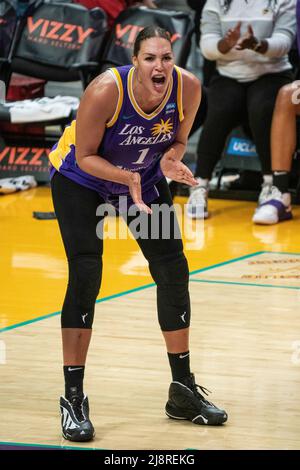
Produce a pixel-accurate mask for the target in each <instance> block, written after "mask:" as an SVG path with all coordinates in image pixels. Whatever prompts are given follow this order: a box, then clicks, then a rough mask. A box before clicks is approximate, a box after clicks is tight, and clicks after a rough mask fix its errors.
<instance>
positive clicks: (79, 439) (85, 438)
mask: <svg viewBox="0 0 300 470" xmlns="http://www.w3.org/2000/svg"><path fill="white" fill-rule="evenodd" d="M95 435H96V433H94V434H93V436H92V437H88V436H78V437H76V438H75V437H72V436H66V435H65V434H64V432H62V436H63V438H64V439H66V441H72V442H88V441H92V440H93V439H94V437H95Z"/></svg>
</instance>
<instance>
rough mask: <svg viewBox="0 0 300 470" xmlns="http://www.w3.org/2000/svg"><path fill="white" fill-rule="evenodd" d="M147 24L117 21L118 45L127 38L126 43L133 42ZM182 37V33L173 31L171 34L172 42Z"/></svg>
mask: <svg viewBox="0 0 300 470" xmlns="http://www.w3.org/2000/svg"><path fill="white" fill-rule="evenodd" d="M144 27H145V26H139V25H136V24H126V25H122V24H121V23H117V24H116V27H115V34H116V38H117V45H122V42H121V41H120V40H121V39H122V40H125V41H124V43H125V44H126V43H129V44H133V43H134V41H135V39H136V37H137V35H138V34H139V32H140V31H141V30H142V29H144ZM180 38H181V34H179V33H173V34H171V43H172V44H173V43H174V42H175V41H177V40H178V39H180Z"/></svg>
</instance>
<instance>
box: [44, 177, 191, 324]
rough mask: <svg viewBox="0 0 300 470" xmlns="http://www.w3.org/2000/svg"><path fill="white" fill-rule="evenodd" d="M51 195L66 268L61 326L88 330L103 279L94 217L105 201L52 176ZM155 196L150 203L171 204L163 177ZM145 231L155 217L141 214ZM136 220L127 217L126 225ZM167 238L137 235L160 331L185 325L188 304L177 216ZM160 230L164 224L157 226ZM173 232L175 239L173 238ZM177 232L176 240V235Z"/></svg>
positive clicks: (81, 187) (98, 219) (87, 190)
mask: <svg viewBox="0 0 300 470" xmlns="http://www.w3.org/2000/svg"><path fill="white" fill-rule="evenodd" d="M51 187H52V197H53V203H54V208H55V213H56V216H57V219H58V223H59V227H60V231H61V235H62V239H63V243H64V247H65V250H66V255H67V259H68V264H69V282H68V287H67V292H66V296H65V301H64V305H63V309H62V317H61V323H62V327H63V328H91V327H92V323H93V316H94V304H95V300H96V298H97V295H98V292H99V289H100V285H101V276H102V253H103V240H102V239H100V238H98V237H97V235H96V226H97V224H99V221H100V218H99V216H96V209H97V207H98V206H99V204H104V201H103V199H102V198H101V197H100V196H99V195H98V193H96V192H95V191H93V190H90V189H87V188H85V187H83V186H80V185H79V184H77V183H74V182H73V181H71V180H70V179H68V178H66V177H64V176H63V175H61V174H59V173H56V174H55V175H54V177H53V179H52V183H51ZM157 189H158V190H159V194H160V195H159V197H158V198H157V199H156V200H155V201H153V203H152V204H154V203H155V204H167V205H168V206H169V207H171V206H172V198H171V195H170V191H169V187H168V185H167V183H166V180H165V179H162V180H161V181H160V182H159V183H158V184H157ZM145 217H147V218H148V222H149V232H150V230H151V222H153V216H150V215H145ZM133 220H134V217H128V220H127V222H128V223H130V222H132V221H133ZM171 225H172V229H171V236H170V237H168V238H163V235H162V230H161V227H160V232H159V237H158V238H157V239H154V238H153V237H152V239H151V237H148V238H144V239H142V238H140V237H136V240H137V243H138V244H139V246H140V248H141V250H142V252H143V254H144V256H145V258H146V259H147V260H148V262H149V268H150V272H151V275H152V277H153V279H154V281H155V282H156V284H157V310H158V319H159V323H160V326H161V329H162V330H163V331H173V330H178V329H182V328H186V327H188V326H189V321H190V302H189V293H188V265H187V261H186V258H185V256H184V254H183V245H182V240H181V238H178V233H179V228H178V223H177V219H176V216H173V218H172V224H171ZM161 226H163V224H161ZM174 234H175V236H174ZM176 234H177V236H176Z"/></svg>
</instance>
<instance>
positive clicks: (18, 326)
mask: <svg viewBox="0 0 300 470" xmlns="http://www.w3.org/2000/svg"><path fill="white" fill-rule="evenodd" d="M265 253H267V254H272V253H273V254H279V255H280V254H282V255H294V256H295V255H298V256H299V255H300V253H284V252H275V251H274V252H273V251H256V252H254V253H249V254H248V255H244V256H239V257H238V258H233V259H230V260H228V261H223V262H222V263H217V264H213V265H211V266H206V267H205V268H200V269H196V270H195V271H191V272H190V276H193V275H195V274H198V273H201V272H204V271H209V270H211V269H215V268H219V267H221V266H225V265H227V264H231V263H236V262H237V261H242V260H245V259H248V258H253V257H255V256H259V255H261V254H265ZM191 281H193V282H195V281H196V280H195V279H193V278H191ZM197 282H198V280H197ZM199 282H211V283H218V284H219V283H222V284H229V282H226V281H208V280H207V281H205V280H203V281H202V280H201V281H200V280H199ZM238 284H239V283H238ZM239 285H254V286H257V287H271V286H267V285H266V286H265V285H263V286H261V285H260V284H246V283H241V284H239ZM154 286H155V283H154V282H152V283H150V284H145V285H144V286H140V287H135V288H134V289H129V290H126V291H123V292H118V293H117V294H113V295H109V296H107V297H103V298H102V299H98V300H96V304H97V303H100V302H106V301H107V300H112V299H116V298H118V297H122V296H124V295H128V294H132V293H134V292H138V291H140V290H144V289H148V288H149V287H154ZM272 287H284V288H290V289H298V287H289V286H272ZM60 313H61V311H57V312H53V313H49V314H47V315H42V316H40V317H36V318H33V319H31V320H27V321H24V322H21V323H16V324H14V325H10V326H7V327H4V328H1V329H0V333H3V332H5V331H9V330H12V329H15V328H20V327H22V326H26V325H29V324H31V323H35V322H38V321H41V320H46V319H47V318H51V317H54V316H56V315H59V314H60Z"/></svg>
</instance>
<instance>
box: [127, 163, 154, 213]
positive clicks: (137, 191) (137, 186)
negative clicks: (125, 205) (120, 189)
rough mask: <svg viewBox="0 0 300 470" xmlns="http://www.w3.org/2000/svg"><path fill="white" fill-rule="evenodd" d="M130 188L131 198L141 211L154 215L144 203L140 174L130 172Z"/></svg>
mask: <svg viewBox="0 0 300 470" xmlns="http://www.w3.org/2000/svg"><path fill="white" fill-rule="evenodd" d="M128 188H129V192H130V196H131V197H132V200H133V202H134V203H135V205H136V206H137V207H138V208H139V210H140V211H142V212H146V213H147V214H152V210H151V209H150V207H148V206H147V205H146V204H145V203H144V201H143V199H142V185H141V175H140V174H139V173H137V172H130V174H129V181H128Z"/></svg>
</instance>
